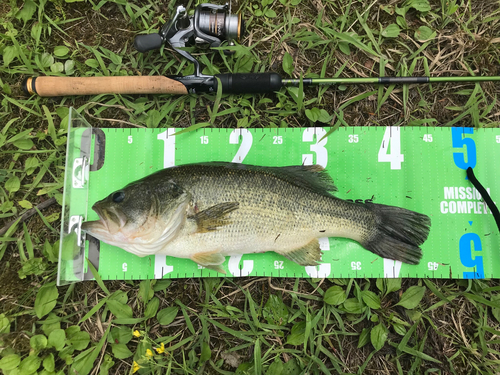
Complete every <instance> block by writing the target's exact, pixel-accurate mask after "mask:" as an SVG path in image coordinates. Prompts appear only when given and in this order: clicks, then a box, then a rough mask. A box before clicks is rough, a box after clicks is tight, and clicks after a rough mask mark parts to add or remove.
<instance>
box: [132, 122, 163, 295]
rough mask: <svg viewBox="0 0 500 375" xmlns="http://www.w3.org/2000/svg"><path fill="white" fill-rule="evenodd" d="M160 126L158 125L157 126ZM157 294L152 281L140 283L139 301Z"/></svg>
mask: <svg viewBox="0 0 500 375" xmlns="http://www.w3.org/2000/svg"><path fill="white" fill-rule="evenodd" d="M156 125H157V126H158V124H156ZM154 294H155V292H154V290H153V287H152V286H151V280H142V281H141V282H140V283H139V292H138V293H137V297H139V300H140V301H142V302H143V303H144V305H146V303H148V301H149V300H150V299H151V298H153V296H154Z"/></svg>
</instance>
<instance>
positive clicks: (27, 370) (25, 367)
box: [19, 355, 42, 375]
mask: <svg viewBox="0 0 500 375" xmlns="http://www.w3.org/2000/svg"><path fill="white" fill-rule="evenodd" d="M41 364H42V359H41V358H40V357H38V356H37V355H30V356H28V357H26V358H24V359H23V360H22V362H21V364H20V365H19V373H20V374H22V375H30V374H33V373H35V372H36V371H37V370H38V368H39V367H40V365H41Z"/></svg>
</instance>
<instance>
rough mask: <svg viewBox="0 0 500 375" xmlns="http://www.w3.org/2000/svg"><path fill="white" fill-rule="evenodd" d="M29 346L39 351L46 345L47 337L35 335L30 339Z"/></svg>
mask: <svg viewBox="0 0 500 375" xmlns="http://www.w3.org/2000/svg"><path fill="white" fill-rule="evenodd" d="M30 346H31V348H32V349H33V350H36V351H40V350H43V349H45V348H46V347H47V337H45V335H35V336H33V337H32V338H31V339H30Z"/></svg>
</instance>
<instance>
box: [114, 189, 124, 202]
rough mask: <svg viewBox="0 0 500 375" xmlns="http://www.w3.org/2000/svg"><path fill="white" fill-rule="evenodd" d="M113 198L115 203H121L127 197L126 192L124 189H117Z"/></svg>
mask: <svg viewBox="0 0 500 375" xmlns="http://www.w3.org/2000/svg"><path fill="white" fill-rule="evenodd" d="M111 199H112V200H113V202H115V203H121V202H123V200H124V199H125V193H124V192H123V191H117V192H116V193H114V194H113V196H112V197H111Z"/></svg>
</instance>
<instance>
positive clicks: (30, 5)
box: [16, 0, 36, 24]
mask: <svg viewBox="0 0 500 375" xmlns="http://www.w3.org/2000/svg"><path fill="white" fill-rule="evenodd" d="M35 11H36V4H35V3H34V2H33V1H32V0H26V1H25V2H24V4H23V8H22V9H21V10H20V11H19V12H17V14H16V18H17V19H18V20H23V22H24V24H26V22H28V21H29V20H30V19H31V17H33V14H35Z"/></svg>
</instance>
